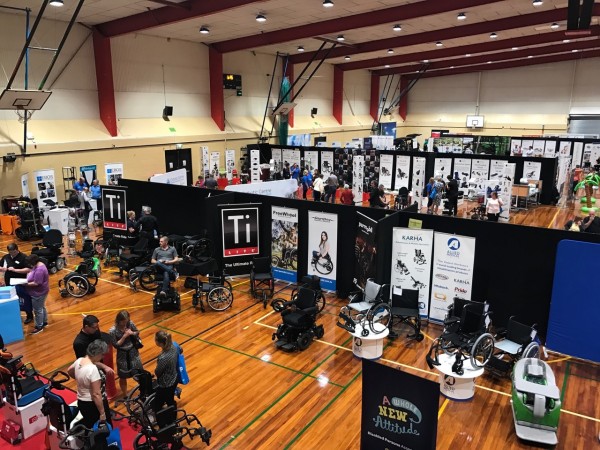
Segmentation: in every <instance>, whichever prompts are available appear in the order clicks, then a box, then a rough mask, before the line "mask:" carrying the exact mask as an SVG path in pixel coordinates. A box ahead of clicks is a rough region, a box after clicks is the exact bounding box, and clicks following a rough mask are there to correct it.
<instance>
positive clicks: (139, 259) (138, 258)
mask: <svg viewBox="0 0 600 450" xmlns="http://www.w3.org/2000/svg"><path fill="white" fill-rule="evenodd" d="M148 244H149V241H148V239H147V238H145V237H141V238H139V240H138V241H137V242H136V243H135V245H134V246H133V247H132V248H131V251H130V253H121V254H120V255H119V262H118V263H117V267H118V269H119V276H123V273H127V274H128V273H130V271H131V269H134V268H135V267H137V266H141V265H142V264H143V263H147V262H149V261H150V257H151V256H152V250H150V249H149V248H148Z"/></svg>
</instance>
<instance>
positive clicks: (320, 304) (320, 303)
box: [315, 293, 325, 312]
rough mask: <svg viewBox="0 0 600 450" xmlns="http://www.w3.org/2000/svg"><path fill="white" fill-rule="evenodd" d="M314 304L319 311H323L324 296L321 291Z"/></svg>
mask: <svg viewBox="0 0 600 450" xmlns="http://www.w3.org/2000/svg"><path fill="white" fill-rule="evenodd" d="M315 306H316V307H317V308H318V310H319V312H321V311H323V309H324V308H325V296H324V295H323V293H319V294H318V295H317V299H316V300H315Z"/></svg>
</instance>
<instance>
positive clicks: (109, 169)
mask: <svg viewBox="0 0 600 450" xmlns="http://www.w3.org/2000/svg"><path fill="white" fill-rule="evenodd" d="M104 176H105V177H106V185H107V186H118V185H119V180H120V179H121V178H123V163H106V164H104Z"/></svg>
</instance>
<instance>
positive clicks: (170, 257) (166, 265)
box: [152, 236, 179, 297]
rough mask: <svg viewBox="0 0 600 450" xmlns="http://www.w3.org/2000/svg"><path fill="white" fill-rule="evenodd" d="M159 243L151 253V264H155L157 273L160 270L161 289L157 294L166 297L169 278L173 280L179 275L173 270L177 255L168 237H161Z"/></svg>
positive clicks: (177, 260)
mask: <svg viewBox="0 0 600 450" xmlns="http://www.w3.org/2000/svg"><path fill="white" fill-rule="evenodd" d="M159 243H160V245H159V246H158V247H156V248H155V249H154V252H153V253H152V264H156V270H157V272H158V273H159V274H160V273H161V272H162V275H163V279H162V290H161V291H160V294H159V295H160V296H161V297H166V296H167V292H169V287H170V285H171V280H173V281H175V280H176V279H177V278H178V277H179V275H178V274H177V271H176V270H175V264H177V263H178V262H179V256H178V255H177V250H176V249H175V247H171V246H170V245H169V238H168V237H166V236H163V237H161V238H160V241H159Z"/></svg>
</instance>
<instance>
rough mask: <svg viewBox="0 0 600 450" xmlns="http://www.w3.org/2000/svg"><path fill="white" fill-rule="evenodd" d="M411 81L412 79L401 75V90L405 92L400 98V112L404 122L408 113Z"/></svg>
mask: <svg viewBox="0 0 600 450" xmlns="http://www.w3.org/2000/svg"><path fill="white" fill-rule="evenodd" d="M409 83H410V79H408V78H406V77H403V76H401V77H400V92H404V93H405V94H404V95H403V96H402V98H401V99H400V104H399V105H398V114H399V115H400V117H401V118H402V120H403V121H404V122H406V116H407V115H408V85H409Z"/></svg>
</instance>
